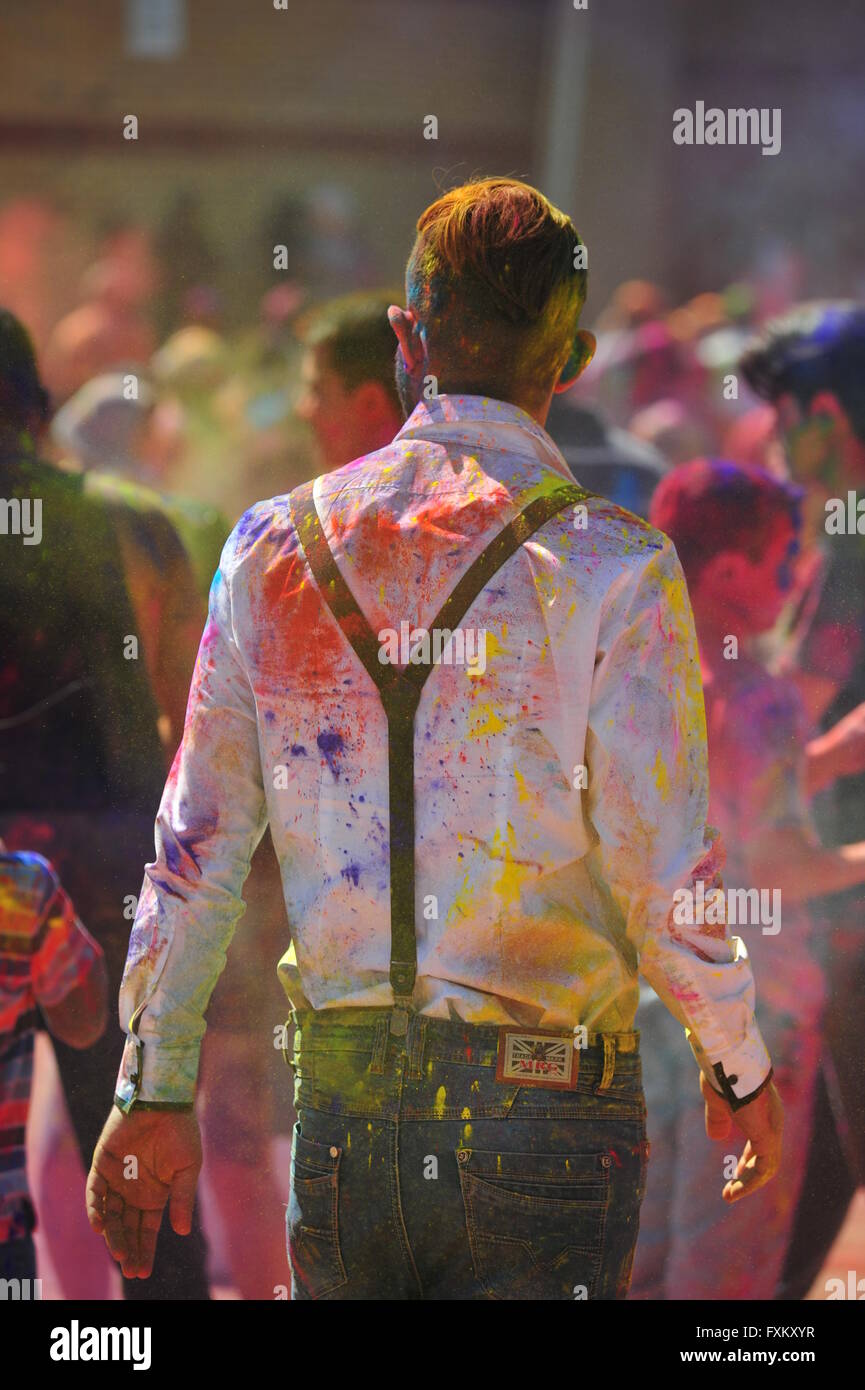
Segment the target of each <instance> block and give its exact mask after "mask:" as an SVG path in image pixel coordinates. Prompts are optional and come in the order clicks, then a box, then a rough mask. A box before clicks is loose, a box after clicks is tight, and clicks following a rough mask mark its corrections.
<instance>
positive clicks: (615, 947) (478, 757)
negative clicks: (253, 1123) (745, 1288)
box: [88, 179, 781, 1300]
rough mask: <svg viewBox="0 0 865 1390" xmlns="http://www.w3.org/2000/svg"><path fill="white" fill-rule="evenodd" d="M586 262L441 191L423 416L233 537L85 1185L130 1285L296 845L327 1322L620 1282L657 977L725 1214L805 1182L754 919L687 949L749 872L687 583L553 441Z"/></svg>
mask: <svg viewBox="0 0 865 1390" xmlns="http://www.w3.org/2000/svg"><path fill="white" fill-rule="evenodd" d="M580 248H581V243H580V240H579V237H578V235H577V233H576V231H575V229H574V227H573V224H572V223H571V221H570V219H569V218H567V217H566V216H565V215H564V214H563V213H561V212H560V211H559V210H558V209H556V208H554V207H553V206H552V205H551V204H550V203H549V202H548V201H547V200H546V199H545V198H544V197H543V196H542V195H541V194H540V193H538V192H537V190H535V189H533V188H530V187H529V186H527V185H525V184H522V183H519V182H517V181H514V180H510V179H488V180H481V181H478V182H474V183H470V184H467V185H465V186H463V187H462V188H457V189H454V190H453V191H451V192H450V193H447V194H445V195H444V196H443V197H441V198H440V199H438V200H437V201H436V202H435V203H434V204H433V205H432V206H431V207H430V208H428V209H427V211H426V212H425V213H424V214H423V215H422V217H421V219H420V221H419V223H418V228H417V239H416V242H415V245H414V248H413V250H412V253H411V256H410V259H409V263H408V269H407V275H406V287H407V307H406V308H405V309H400V308H397V307H395V306H393V307H392V308H391V310H390V320H391V323H392V326H393V328H394V331H395V334H396V337H397V341H398V345H399V346H398V351H397V366H396V371H397V383H398V388H399V392H400V398H401V400H402V402H403V406H404V409H405V411H406V413H407V415H408V419H407V421H406V423H405V424H404V426H403V427H402V429H401V430H400V431H399V433H398V434H397V435H396V437H395V439H394V440H393V441H392V442H391V443H390V444H389V445H387V446H386V447H384V448H380V449H379V450H378V451H377V452H375V453H373V454H371V455H369V456H367V457H365V458H359V459H357V460H355V461H353V462H351V463H349V464H348V465H347V466H344V467H341V468H338V469H336V471H334V472H332V473H330V474H327V475H325V476H323V477H321V478H319V479H317V480H316V481H315V483H314V484H308V485H305V486H302V487H300V488H297V489H295V490H294V492H292V493H291V494H290V495H289V496H288V497H285V498H277V499H275V500H273V501H271V502H266V503H262V504H260V505H259V506H257V507H254V508H253V509H252V510H251V511H250V512H248V513H247V514H246V515H245V516H244V517H243V518H242V519H241V521H240V523H239V524H238V526H237V528H236V529H235V532H234V533H233V535H232V537H231V539H230V540H229V542H228V544H227V545H226V548H225V551H224V553H223V557H222V563H221V569H220V574H219V575H218V577H217V580H216V582H215V584H214V587H213V591H212V594H211V608H210V619H209V622H208V625H207V628H206V629H205V633H204V636H203V638H202V645H201V649H200V653H199V661H198V666H197V668H196V675H195V677H194V680H193V687H192V691H191V695H190V705H189V716H188V719H187V725H186V730H185V734H184V742H183V746H182V749H181V751H180V753H179V755H178V758H177V759H176V761H175V764H174V768H173V769H172V774H171V776H170V778H169V781H168V784H167V786H166V790H165V793H164V797H163V801H162V806H161V809H160V813H159V817H158V823H157V854H156V860H155V863H154V864H152V865H150V866H148V868H147V869H146V876H145V883H144V887H143V890H142V894H141V897H140V901H139V908H138V913H137V917H136V921H135V923H134V926H133V932H132V939H131V943H130V954H129V959H128V962H127V972H126V980H125V985H124V990H123V997H122V1010H123V1013H124V1016H125V1018H126V1019H127V1021H128V1030H129V1036H128V1040H127V1048H126V1053H125V1056H124V1061H123V1065H122V1067H121V1072H120V1076H119V1078H118V1084H117V1092H116V1097H115V1101H116V1104H115V1108H114V1109H113V1110H112V1112H111V1114H110V1116H109V1118H108V1120H107V1121H106V1125H105V1129H104V1130H103V1134H102V1138H101V1140H100V1143H99V1145H98V1147H97V1150H96V1153H95V1155H94V1160H93V1167H92V1169H91V1173H90V1178H89V1181H88V1211H89V1213H90V1219H91V1222H92V1224H93V1226H94V1228H95V1229H97V1230H100V1231H102V1232H103V1233H104V1235H105V1237H106V1240H107V1243H108V1246H109V1249H110V1250H111V1251H112V1253H113V1254H114V1255H115V1257H116V1258H118V1259H119V1260H120V1262H121V1265H122V1267H123V1269H124V1270H125V1271H126V1272H127V1274H134V1275H138V1276H140V1277H146V1276H147V1275H148V1273H149V1270H150V1267H151V1263H152V1259H153V1251H154V1248H155V1244H156V1238H157V1234H158V1229H159V1225H160V1221H161V1218H162V1214H163V1211H164V1208H165V1205H166V1203H167V1202H168V1201H169V1200H170V1203H171V1221H172V1224H173V1226H174V1228H175V1230H179V1231H183V1230H185V1229H187V1228H188V1221H189V1212H190V1209H191V1203H192V1199H193V1195H194V1192H195V1184H196V1179H197V1174H198V1168H199V1164H200V1145H199V1139H198V1131H197V1128H196V1123H195V1119H194V1114H193V1113H192V1106H193V1100H194V1095H195V1087H196V1075H197V1070H198V1053H199V1045H200V1038H201V1035H202V1032H203V1030H204V1013H205V1010H206V1007H207V1001H208V998H209V996H210V992H211V990H212V988H213V984H214V981H215V980H216V977H217V976H218V974H219V971H220V969H221V967H222V964H223V959H224V952H225V949H226V947H227V944H228V942H229V941H230V940H231V937H232V934H233V931H234V928H235V924H236V922H237V919H238V917H239V915H240V911H241V898H240V892H241V888H242V884H243V878H244V875H245V873H246V871H247V868H248V865H249V860H250V856H251V854H252V851H253V849H254V847H255V845H256V843H257V842H258V840H259V838H260V836H261V834H262V831H263V828H264V825H265V824H266V823H267V822H268V821H269V823H270V827H271V832H272V835H273V841H274V845H275V847H276V852H277V855H278V857H279V860H280V866H281V870H282V879H283V885H284V892H285V898H286V907H287V910H288V917H289V920H290V922H291V924H292V934H293V938H294V940H293V944H292V948H291V950H290V951H289V953H288V954H287V956H286V958H284V960H283V961H282V962H281V963H280V974H281V976H282V978H283V981H284V983H285V987H286V992H287V994H288V996H289V999H290V1001H291V1004H292V1011H293V1017H294V1018H295V1019H296V1021H297V1023H298V1033H297V1035H296V1038H295V1048H294V1058H293V1063H292V1065H293V1066H294V1069H295V1073H296V1090H295V1101H296V1105H297V1111H298V1117H299V1120H298V1125H297V1127H296V1129H295V1136H294V1148H293V1161H292V1195H291V1202H290V1205H289V1210H288V1216H287V1228H288V1247H289V1258H290V1263H291V1271H292V1292H293V1296H294V1297H295V1298H298V1299H306V1298H328V1297H329V1298H334V1299H342V1298H382V1299H418V1298H432V1299H437V1298H447V1299H458V1300H463V1299H477V1298H480V1299H483V1298H506V1299H516V1298H519V1299H526V1298H528V1299H548V1298H553V1299H568V1300H571V1299H573V1298H575V1297H576V1298H593V1299H594V1298H597V1299H611V1298H621V1297H624V1295H625V1293H626V1292H627V1288H628V1281H629V1277H630V1270H631V1262H632V1258H633V1250H634V1244H635V1240H636V1234H637V1223H638V1216H639V1207H640V1201H641V1198H642V1195H643V1190H644V1184H645V1177H646V1166H647V1158H648V1154H647V1144H646V1136H645V1106H644V1101H643V1094H642V1087H641V1081H640V1060H639V1051H638V1037H637V1035H636V1034H635V1033H634V1031H633V1027H632V1025H633V1019H634V1013H635V1010H636V1004H637V993H638V983H637V971H638V967H641V968H642V969H643V971H644V973H645V974H646V975H647V977H648V978H649V979H650V980H651V981H652V983H653V984H654V986H655V988H656V989H658V991H659V992H660V993H661V994H662V996H663V997H664V999H665V1002H666V1003H667V1004H668V1005H669V1007H670V1009H671V1010H672V1011H673V1012H674V1014H675V1015H676V1017H677V1018H678V1019H679V1022H680V1023H682V1024H684V1025H685V1026H686V1027H687V1028H688V1029H689V1036H690V1042H691V1045H692V1048H693V1051H694V1054H695V1056H696V1058H697V1061H698V1064H699V1067H700V1089H701V1091H702V1094H703V1096H704V1098H705V1102H706V1106H707V1114H708V1120H709V1123H711V1125H712V1126H713V1127H715V1128H716V1129H717V1128H719V1127H720V1128H724V1127H727V1128H731V1127H732V1125H733V1123H734V1121H735V1123H736V1124H737V1125H738V1127H739V1129H740V1130H741V1132H742V1133H743V1134H744V1135H746V1136H747V1139H748V1146H747V1148H746V1150H745V1153H744V1154H743V1156H742V1158H741V1159H740V1161H739V1164H738V1169H737V1172H736V1175H735V1177H734V1178H733V1179H732V1180H731V1181H729V1182H728V1183H727V1185H726V1188H725V1189H724V1195H725V1197H726V1200H728V1201H736V1200H738V1199H739V1198H741V1197H743V1196H746V1195H749V1194H750V1193H751V1192H753V1191H755V1190H756V1189H758V1188H759V1187H761V1186H762V1185H763V1184H764V1183H766V1182H768V1181H769V1180H770V1179H771V1177H772V1176H773V1174H774V1172H775V1171H776V1169H777V1166H778V1163H779V1146H780V1127H781V1117H780V1110H781V1107H780V1101H779V1099H778V1097H777V1092H776V1091H775V1089H774V1086H773V1085H772V1080H771V1065H770V1059H769V1056H768V1053H767V1051H766V1048H765V1045H764V1043H763V1041H762V1039H761V1037H760V1034H759V1030H758V1029H757V1027H756V1024H755V1022H754V1017H753V980H752V976H751V972H750V969H749V967H748V964H747V962H746V961H745V960H744V959H743V958H741V956H740V955H738V954H737V952H736V950H735V949H734V947H733V945H732V944H731V943H730V942H728V941H727V940H726V939H725V934H724V932H723V929H722V930H721V931H720V932H719V931H718V930H717V929H716V928H706V927H704V926H699V927H696V928H692V929H690V930H689V929H680V930H672V929H671V909H672V905H673V895H674V892H675V891H676V890H677V889H679V888H681V887H682V886H683V885H688V884H691V883H693V882H694V881H695V880H696V879H703V878H705V879H708V880H709V881H712V880H713V879H714V877H715V874H716V870H717V867H718V864H719V862H720V853H719V847H718V844H717V840H716V838H715V837H714V836H713V834H712V833H711V832H709V831H707V827H706V807H707V800H708V788H707V774H706V747H705V722H704V714H703V703H702V692H701V688H700V680H699V666H698V661H697V651H696V641H695V636H694V631H693V622H692V618H691V610H690V606H689V603H688V598H687V592H686V588H685V581H684V577H683V575H682V572H681V569H680V567H679V564H678V561H677V560H676V557H675V553H674V551H673V548H672V545H671V544H670V542H669V541H667V540H666V539H665V537H663V536H661V535H660V534H659V533H658V532H657V531H654V530H653V529H652V528H651V527H649V526H648V525H647V524H646V523H645V522H642V521H639V520H638V519H637V518H635V517H633V516H632V515H630V514H629V513H627V512H624V511H622V510H621V509H620V508H618V507H616V506H614V505H613V504H611V503H608V502H605V501H604V500H603V499H600V498H597V497H593V496H591V495H589V494H587V493H586V492H585V491H583V490H582V489H581V488H579V487H578V486H577V485H576V484H575V483H574V482H573V479H572V477H571V475H570V473H569V471H568V469H567V466H566V464H565V462H564V459H563V458H562V456H561V454H560V452H559V451H558V449H557V448H556V447H555V445H554V443H553V441H552V440H551V439H550V437H549V435H548V434H547V433H546V431H545V430H544V428H543V423H544V420H545V419H546V415H547V412H548V410H549V406H550V402H551V399H552V396H553V394H554V392H555V391H561V390H565V389H566V388H567V387H568V386H569V385H570V384H571V383H572V382H573V381H574V380H576V378H577V377H578V376H579V374H580V372H581V371H582V370H583V368H584V367H585V365H586V364H587V363H588V361H589V360H590V358H591V355H592V352H593V349H594V340H593V339H592V337H591V335H590V334H588V333H586V332H584V331H583V330H581V329H580V328H579V326H578V325H579V314H580V311H581V308H582V305H583V301H584V298H585V289H586V277H585V271H584V270H583V269H581V268H580V267H581V265H582V259H583V258H582V253H581V251H580ZM403 620H406V621H410V622H411V623H412V627H413V630H414V633H415V634H417V633H427V634H428V633H429V632H435V631H436V630H439V631H445V632H447V633H448V634H449V635H451V636H452V635H453V633H454V631H455V630H458V629H460V627H461V624H462V623H463V621H464V620H465V622H466V624H467V625H469V626H470V627H472V628H475V629H480V630H482V631H483V633H484V634H485V639H486V667H485V670H484V672H483V673H480V672H478V671H475V670H474V669H473V668H472V667H471V665H469V664H464V665H460V664H458V663H454V662H451V663H445V662H442V663H441V664H439V665H435V666H433V667H432V669H431V668H430V666H424V664H423V660H422V648H418V647H416V645H415V642H416V638H415V636H413V638H412V642H413V646H412V651H411V654H410V661H409V664H408V665H407V666H404V667H398V666H396V665H395V664H390V663H389V662H388V661H387V658H386V657H385V659H384V660H383V659H382V646H381V639H380V636H379V634H381V633H382V632H383V631H384V630H394V631H399V630H400V624H401V622H402V621H403ZM463 635H464V633H463ZM694 1091H695V1093H696V1086H695V1087H694ZM130 1148H133V1149H134V1151H135V1152H136V1153H138V1154H139V1156H140V1160H141V1162H140V1177H139V1179H138V1181H137V1182H123V1181H122V1178H121V1176H120V1173H121V1166H120V1165H121V1160H122V1155H123V1153H124V1152H128V1151H129V1150H130ZM711 1197H712V1193H711V1191H710V1192H707V1194H706V1200H707V1201H710V1200H711Z"/></svg>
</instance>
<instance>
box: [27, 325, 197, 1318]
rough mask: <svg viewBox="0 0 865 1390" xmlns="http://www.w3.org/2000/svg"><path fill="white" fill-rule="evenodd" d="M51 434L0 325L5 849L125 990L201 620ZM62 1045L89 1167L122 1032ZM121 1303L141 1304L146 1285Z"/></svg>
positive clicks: (160, 1292) (179, 584)
mask: <svg viewBox="0 0 865 1390" xmlns="http://www.w3.org/2000/svg"><path fill="white" fill-rule="evenodd" d="M48 419H49V402H48V396H47V394H46V392H45V390H44V388H43V386H42V384H41V382H40V380H39V375H38V371H37V367H36V361H35V358H34V354H33V349H32V345H31V343H30V340H29V338H28V335H27V332H26V330H25V329H24V328H23V326H22V325H21V324H20V323H19V322H18V321H17V320H16V319H15V318H14V317H13V316H12V315H11V314H9V313H7V312H5V311H0V496H2V498H3V500H4V507H5V508H6V516H7V522H8V519H9V517H12V518H13V519H14V518H21V519H22V526H21V534H15V532H14V530H10V528H9V527H8V526H7V528H6V530H4V533H3V534H2V536H0V546H2V550H3V563H2V565H0V833H2V834H3V836H4V839H5V840H6V842H7V845H8V846H9V848H10V850H13V851H14V850H36V849H38V850H39V851H40V852H42V853H43V854H45V856H46V857H47V858H50V860H51V861H52V863H53V864H54V865H55V866H56V868H57V871H58V873H59V874H60V876H61V878H62V880H63V882H64V884H65V886H66V887H67V889H68V890H69V892H70V895H71V896H72V898H73V900H74V901H75V903H76V906H77V908H78V910H79V912H80V913H81V916H82V917H83V918H84V920H85V921H86V922H87V925H88V929H89V930H90V931H91V932H92V934H93V935H94V937H95V938H96V939H97V941H98V942H99V944H100V946H101V947H102V949H103V950H104V952H105V958H106V966H107V970H108V978H109V984H110V989H111V990H112V992H113V991H115V990H117V989H118V988H119V985H120V979H121V975H122V971H123V960H124V955H125V952H126V947H127V945H128V937H129V929H128V925H127V922H126V921H125V920H124V910H125V909H126V910H128V905H129V903H130V901H134V900H135V899H134V895H135V893H136V891H137V889H138V887H139V885H140V882H141V865H142V855H144V857H145V858H146V857H147V855H148V853H149V847H150V846H152V843H153V842H152V831H153V814H154V809H155V807H156V805H157V804H158V800H159V793H160V787H161V785H162V781H163V778H164V769H165V767H166V764H167V762H170V759H171V756H172V754H173V751H174V748H175V746H176V742H177V739H178V738H179V736H180V732H181V730H182V727H183V717H184V710H185V701H186V689H187V684H188V680H189V672H190V669H191V667H192V664H193V661H194V644H195V635H196V629H197V628H198V627H199V625H200V622H201V617H200V613H201V605H200V600H199V598H198V595H197V594H196V592H195V585H194V580H193V576H192V572H191V570H190V567H189V562H188V560H187V558H186V555H185V552H184V550H183V546H182V544H181V542H180V539H179V537H178V535H177V532H176V531H175V529H174V527H173V526H172V525H171V522H170V521H169V519H168V517H167V516H166V515H165V513H164V512H163V511H161V510H160V509H158V508H157V507H155V506H154V505H153V499H152V496H151V495H150V494H148V495H147V497H146V498H142V499H139V503H138V504H137V505H134V506H133V505H131V504H130V501H129V500H128V499H127V498H122V499H121V498H120V497H118V496H112V495H109V494H108V493H106V492H105V491H104V490H103V489H102V488H101V486H96V487H94V486H93V475H88V474H78V475H76V474H72V473H66V472H63V471H62V470H60V469H59V468H56V467H54V466H53V465H52V464H49V463H46V462H44V461H43V459H42V458H41V457H40V453H39V450H40V446H41V443H42V439H43V435H44V431H45V427H46V425H47V423H48ZM25 516H29V517H30V519H31V522H32V523H34V524H33V525H31V526H30V527H29V528H28V529H29V531H30V534H29V535H28V534H25V531H24V526H23V518H24V517H25ZM37 519H38V534H37V530H36V527H35V521H36V520H37ZM54 1045H55V1052H56V1054H57V1061H58V1066H59V1071H60V1075H61V1078H62V1081H63V1087H64V1091H65V1095H66V1100H67V1104H68V1107H69V1114H70V1118H71V1121H72V1125H73V1127H74V1129H75V1134H76V1138H77V1140H78V1144H79V1147H80V1149H81V1153H82V1158H83V1159H84V1161H85V1163H86V1162H87V1160H88V1159H89V1156H90V1153H91V1152H92V1149H93V1146H94V1144H95V1142H96V1138H97V1136H98V1134H99V1130H100V1127H101V1124H102V1122H103V1120H104V1118H105V1091H104V1088H105V1078H106V1077H107V1076H110V1075H111V1073H112V1071H113V1070H114V1069H115V1068H116V1066H117V1060H118V1056H119V1053H120V1051H121V1050H122V1035H121V1034H120V1032H119V1030H117V1029H115V1028H111V1029H109V1030H108V1031H107V1032H106V1034H105V1035H104V1036H103V1038H102V1039H101V1040H100V1041H99V1042H98V1043H97V1044H96V1045H95V1046H94V1047H93V1048H91V1049H90V1050H88V1051H87V1052H86V1053H78V1052H76V1051H74V1050H73V1049H71V1048H69V1047H67V1046H66V1045H65V1044H64V1043H62V1042H61V1041H59V1040H55V1044H54ZM48 1225H49V1222H48V1220H47V1219H46V1228H47V1227H48ZM204 1257H205V1252H204V1246H203V1241H202V1240H201V1238H200V1233H199V1235H197V1237H196V1239H195V1240H194V1241H191V1242H179V1241H178V1242H173V1244H172V1245H171V1246H166V1248H165V1250H164V1251H163V1253H162V1255H161V1257H160V1265H159V1271H158V1279H157V1282H156V1283H155V1284H154V1285H153V1286H152V1287H151V1288H150V1289H145V1290H143V1293H144V1296H145V1297H159V1298H164V1297H179V1298H183V1297H195V1296H198V1297H206V1296H207V1281H206V1275H205V1269H204ZM86 1263H87V1259H86V1246H85V1247H84V1249H82V1250H80V1251H76V1252H75V1255H74V1257H73V1258H72V1259H70V1258H67V1259H66V1261H65V1267H63V1268H61V1269H60V1271H59V1272H60V1274H61V1275H62V1276H64V1278H65V1279H66V1281H67V1284H66V1287H67V1290H68V1291H69V1292H71V1291H72V1290H73V1289H74V1287H75V1282H76V1279H77V1278H78V1276H79V1271H80V1269H81V1267H82V1266H84V1265H86ZM126 1292H127V1294H129V1295H131V1296H136V1297H140V1296H141V1295H142V1289H141V1286H140V1285H136V1286H132V1285H130V1286H129V1287H128V1288H127V1290H126Z"/></svg>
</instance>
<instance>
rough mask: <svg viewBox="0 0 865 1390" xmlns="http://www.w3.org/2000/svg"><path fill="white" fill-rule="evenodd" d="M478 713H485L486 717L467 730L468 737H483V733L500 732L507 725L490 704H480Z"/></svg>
mask: <svg viewBox="0 0 865 1390" xmlns="http://www.w3.org/2000/svg"><path fill="white" fill-rule="evenodd" d="M479 713H481V714H483V715H485V716H486V718H485V719H483V720H482V722H481V723H480V724H478V725H477V726H476V727H475V728H473V729H471V730H470V731H469V738H483V737H484V735H485V734H500V733H501V732H502V731H503V729H505V728H506V727H507V726H506V724H505V722H504V720H503V719H500V718H499V716H498V715H497V714H496V712H495V710H494V709H493V707H492V705H491V704H485V705H481V707H480V711H479Z"/></svg>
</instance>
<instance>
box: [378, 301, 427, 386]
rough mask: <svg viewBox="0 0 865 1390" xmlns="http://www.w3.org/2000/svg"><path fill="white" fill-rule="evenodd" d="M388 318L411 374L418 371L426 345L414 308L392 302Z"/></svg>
mask: <svg viewBox="0 0 865 1390" xmlns="http://www.w3.org/2000/svg"><path fill="white" fill-rule="evenodd" d="M387 319H388V323H389V324H390V326H391V328H392V329H393V331H394V333H395V334H396V337H397V342H398V343H399V348H400V352H401V353H402V357H403V361H404V362H405V365H406V370H407V371H408V372H409V374H411V373H413V372H417V371H418V370H419V369H420V367H421V366H422V364H423V360H424V347H423V336H422V333H421V328H420V324H419V323H418V321H417V319H416V318H415V315H414V310H413V309H401V308H400V307H399V305H398V304H391V306H390V308H389V309H388V311H387Z"/></svg>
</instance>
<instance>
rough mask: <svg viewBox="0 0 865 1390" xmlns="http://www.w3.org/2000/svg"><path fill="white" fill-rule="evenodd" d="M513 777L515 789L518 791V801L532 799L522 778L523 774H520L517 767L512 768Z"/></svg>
mask: <svg viewBox="0 0 865 1390" xmlns="http://www.w3.org/2000/svg"><path fill="white" fill-rule="evenodd" d="M514 776H515V777H516V779H517V788H518V789H519V798H520V801H531V799H532V795H531V792H530V791H529V790H528V788H527V787H526V779H525V777H524V776H523V774H522V773H521V772H520V770H519V768H518V767H515V768H514Z"/></svg>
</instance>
